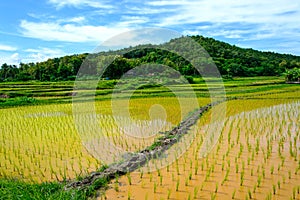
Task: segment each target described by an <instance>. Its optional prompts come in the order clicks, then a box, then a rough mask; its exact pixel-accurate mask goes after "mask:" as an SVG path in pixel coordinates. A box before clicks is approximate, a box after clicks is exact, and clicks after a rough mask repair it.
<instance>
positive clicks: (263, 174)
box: [261, 169, 266, 179]
mask: <svg viewBox="0 0 300 200" xmlns="http://www.w3.org/2000/svg"><path fill="white" fill-rule="evenodd" d="M261 172H262V176H263V179H265V177H266V170H265V169H263V170H262V171H261Z"/></svg>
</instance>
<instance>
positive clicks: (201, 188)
mask: <svg viewBox="0 0 300 200" xmlns="http://www.w3.org/2000/svg"><path fill="white" fill-rule="evenodd" d="M203 188H204V183H202V184H201V187H200V190H201V191H202V190H203Z"/></svg>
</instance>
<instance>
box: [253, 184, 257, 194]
mask: <svg viewBox="0 0 300 200" xmlns="http://www.w3.org/2000/svg"><path fill="white" fill-rule="evenodd" d="M255 192H256V184H254V186H253V193H255Z"/></svg>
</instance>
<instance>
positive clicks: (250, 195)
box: [248, 189, 252, 199]
mask: <svg viewBox="0 0 300 200" xmlns="http://www.w3.org/2000/svg"><path fill="white" fill-rule="evenodd" d="M248 196H249V199H252V193H251V191H250V189H248Z"/></svg>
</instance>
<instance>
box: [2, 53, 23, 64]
mask: <svg viewBox="0 0 300 200" xmlns="http://www.w3.org/2000/svg"><path fill="white" fill-rule="evenodd" d="M20 61H21V59H20V55H19V53H13V54H0V64H1V65H2V64H3V63H7V64H11V65H18V64H19V63H20Z"/></svg>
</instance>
